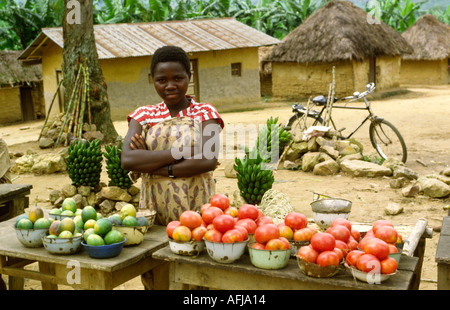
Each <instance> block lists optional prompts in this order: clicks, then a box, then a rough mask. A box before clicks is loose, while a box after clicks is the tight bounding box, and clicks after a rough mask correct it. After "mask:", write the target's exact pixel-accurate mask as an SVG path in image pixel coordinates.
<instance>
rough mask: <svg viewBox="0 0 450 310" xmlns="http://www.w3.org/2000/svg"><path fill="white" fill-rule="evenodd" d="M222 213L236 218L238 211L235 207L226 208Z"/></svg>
mask: <svg viewBox="0 0 450 310" xmlns="http://www.w3.org/2000/svg"><path fill="white" fill-rule="evenodd" d="M223 213H225V214H228V215H231V216H232V217H237V213H238V209H237V208H236V207H228V208H226V209H225V210H224V211H223Z"/></svg>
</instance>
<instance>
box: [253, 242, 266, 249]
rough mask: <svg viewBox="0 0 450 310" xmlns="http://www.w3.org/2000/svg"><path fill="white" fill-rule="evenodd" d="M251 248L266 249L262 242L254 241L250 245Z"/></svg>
mask: <svg viewBox="0 0 450 310" xmlns="http://www.w3.org/2000/svg"><path fill="white" fill-rule="evenodd" d="M252 248H254V249H258V250H265V249H266V247H265V246H264V244H262V243H258V242H256V243H254V244H253V245H252Z"/></svg>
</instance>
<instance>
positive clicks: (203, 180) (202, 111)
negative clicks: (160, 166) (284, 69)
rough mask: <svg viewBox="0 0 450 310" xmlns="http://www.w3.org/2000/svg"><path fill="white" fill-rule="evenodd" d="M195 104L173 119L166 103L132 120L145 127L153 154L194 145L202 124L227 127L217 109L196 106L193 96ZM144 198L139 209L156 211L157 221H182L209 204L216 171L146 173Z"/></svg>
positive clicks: (136, 113)
mask: <svg viewBox="0 0 450 310" xmlns="http://www.w3.org/2000/svg"><path fill="white" fill-rule="evenodd" d="M189 99H190V101H191V104H190V107H188V108H187V109H186V110H183V111H181V112H180V113H179V114H178V115H177V117H175V118H171V117H170V113H168V109H167V111H165V108H167V107H165V104H164V103H161V104H159V105H156V106H146V107H141V108H138V109H137V110H136V111H134V112H133V113H131V114H130V115H129V117H128V120H130V119H131V118H133V119H135V120H137V121H138V122H139V123H140V124H141V125H142V126H143V134H142V135H143V137H144V139H145V141H146V144H147V149H148V150H150V151H158V150H168V149H171V148H178V147H180V145H177V144H182V145H183V146H194V144H195V143H197V142H198V141H199V140H198V139H199V137H200V135H201V133H200V126H198V125H199V121H200V122H203V121H205V120H208V119H217V120H218V122H219V124H220V126H221V127H222V128H223V121H222V119H221V117H220V115H219V114H218V113H217V111H216V110H215V108H214V107H213V106H212V105H209V104H199V103H196V102H195V100H194V98H192V97H189ZM141 177H142V185H141V197H140V202H139V208H142V209H150V210H155V211H156V212H157V215H156V221H157V222H158V223H160V224H162V225H167V224H168V223H169V222H170V221H172V220H178V219H179V216H180V215H181V213H182V212H183V211H185V210H195V211H200V207H201V206H202V205H203V204H204V203H207V202H209V200H210V199H211V197H212V196H213V195H214V193H215V183H214V179H213V172H212V171H209V172H205V173H202V174H199V175H196V176H193V177H177V178H169V177H164V176H160V175H153V174H149V173H142V175H141Z"/></svg>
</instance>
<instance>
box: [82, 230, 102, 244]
mask: <svg viewBox="0 0 450 310" xmlns="http://www.w3.org/2000/svg"><path fill="white" fill-rule="evenodd" d="M86 243H87V244H89V245H92V246H99V245H105V240H103V238H102V237H101V236H99V235H97V234H95V233H94V234H91V235H89V237H87V241H86Z"/></svg>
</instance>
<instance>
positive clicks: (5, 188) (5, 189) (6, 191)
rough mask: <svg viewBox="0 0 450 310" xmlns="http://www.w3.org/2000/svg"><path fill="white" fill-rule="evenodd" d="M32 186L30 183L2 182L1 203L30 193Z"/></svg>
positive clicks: (0, 185)
mask: <svg viewBox="0 0 450 310" xmlns="http://www.w3.org/2000/svg"><path fill="white" fill-rule="evenodd" d="M31 188H33V186H32V185H29V184H0V204H1V203H4V202H6V201H10V200H12V199H14V198H15V197H23V196H25V195H29V194H30V190H31Z"/></svg>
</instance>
